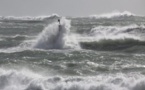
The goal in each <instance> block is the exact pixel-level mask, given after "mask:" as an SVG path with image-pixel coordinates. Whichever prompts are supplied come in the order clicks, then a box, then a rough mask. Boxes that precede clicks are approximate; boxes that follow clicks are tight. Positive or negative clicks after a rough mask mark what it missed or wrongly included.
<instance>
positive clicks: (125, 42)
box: [80, 39, 145, 52]
mask: <svg viewBox="0 0 145 90" xmlns="http://www.w3.org/2000/svg"><path fill="white" fill-rule="evenodd" d="M80 45H81V47H82V48H83V49H91V50H102V51H103V50H106V51H119V50H130V51H135V52H137V50H138V51H144V50H145V41H140V40H134V39H118V40H111V39H107V40H106V39H103V40H100V41H94V42H80Z"/></svg>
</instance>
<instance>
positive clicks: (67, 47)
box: [0, 11, 145, 90]
mask: <svg viewBox="0 0 145 90" xmlns="http://www.w3.org/2000/svg"><path fill="white" fill-rule="evenodd" d="M58 18H60V25H59V23H58V21H57V20H58ZM144 35H145V17H144V16H138V15H135V14H132V13H130V12H128V11H125V12H122V13H120V12H115V13H110V14H104V15H95V16H90V17H60V16H59V15H50V16H46V17H42V16H40V17H0V90H144V89H145V87H144V86H145V83H144V82H145V62H144V60H145V59H144V58H145V36H144Z"/></svg>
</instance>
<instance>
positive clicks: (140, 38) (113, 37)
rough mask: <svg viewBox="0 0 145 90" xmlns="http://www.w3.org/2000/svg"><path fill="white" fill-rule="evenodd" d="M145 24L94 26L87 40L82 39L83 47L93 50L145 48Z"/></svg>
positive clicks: (141, 49)
mask: <svg viewBox="0 0 145 90" xmlns="http://www.w3.org/2000/svg"><path fill="white" fill-rule="evenodd" d="M144 32H145V26H144V25H142V26H138V25H130V26H124V27H120V26H98V27H95V28H93V29H92V30H91V31H90V33H89V35H88V36H86V37H85V40H82V41H80V45H81V47H82V48H83V49H92V50H109V51H110V50H125V49H129V50H130V49H131V50H133V51H135V50H138V51H139V50H140V51H143V50H145V40H144Z"/></svg>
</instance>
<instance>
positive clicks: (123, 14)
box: [90, 11, 136, 18]
mask: <svg viewBox="0 0 145 90" xmlns="http://www.w3.org/2000/svg"><path fill="white" fill-rule="evenodd" d="M130 16H136V15H135V14H133V13H131V12H129V11H124V12H119V11H116V12H112V13H106V14H101V15H90V17H91V18H115V17H130Z"/></svg>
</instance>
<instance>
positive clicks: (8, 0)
mask: <svg viewBox="0 0 145 90" xmlns="http://www.w3.org/2000/svg"><path fill="white" fill-rule="evenodd" d="M114 10H118V11H120V12H123V11H130V12H132V13H135V14H138V15H145V0H0V16H39V15H51V14H53V13H57V14H59V15H62V16H88V15H94V14H102V13H109V12H112V11H114Z"/></svg>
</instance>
